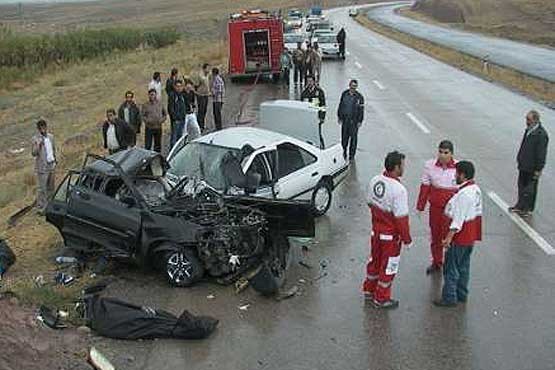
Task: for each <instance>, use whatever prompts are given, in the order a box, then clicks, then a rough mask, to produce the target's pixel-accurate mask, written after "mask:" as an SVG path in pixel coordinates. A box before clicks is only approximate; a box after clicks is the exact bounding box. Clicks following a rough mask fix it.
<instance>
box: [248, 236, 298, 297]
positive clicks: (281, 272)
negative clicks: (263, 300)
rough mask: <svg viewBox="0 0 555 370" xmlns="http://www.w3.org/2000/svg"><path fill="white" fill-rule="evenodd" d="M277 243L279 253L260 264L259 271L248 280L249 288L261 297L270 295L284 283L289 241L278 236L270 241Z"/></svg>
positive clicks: (287, 264)
mask: <svg viewBox="0 0 555 370" xmlns="http://www.w3.org/2000/svg"><path fill="white" fill-rule="evenodd" d="M272 243H277V245H276V246H275V247H276V250H277V251H278V252H279V253H278V254H277V255H275V256H274V257H273V258H271V259H267V260H265V261H263V262H262V266H261V268H260V271H259V272H258V273H257V274H256V275H255V276H254V277H253V278H252V279H251V280H250V286H251V287H252V288H253V289H254V290H255V291H256V292H258V293H260V294H262V295H272V294H275V293H277V292H278V290H279V289H280V288H281V287H282V286H283V284H284V283H285V275H286V272H287V268H288V266H289V250H290V245H289V239H287V237H285V236H283V235H279V236H277V237H275V238H273V239H272Z"/></svg>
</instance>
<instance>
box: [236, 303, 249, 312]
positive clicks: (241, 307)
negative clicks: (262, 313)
mask: <svg viewBox="0 0 555 370" xmlns="http://www.w3.org/2000/svg"><path fill="white" fill-rule="evenodd" d="M250 306H251V305H250V304H248V303H247V304H244V305H241V306H239V307H237V308H239V309H240V310H241V311H247V310H248V309H249V307H250Z"/></svg>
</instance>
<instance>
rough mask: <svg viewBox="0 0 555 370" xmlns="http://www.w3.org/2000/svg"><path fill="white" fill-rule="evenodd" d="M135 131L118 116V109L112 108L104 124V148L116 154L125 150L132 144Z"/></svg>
mask: <svg viewBox="0 0 555 370" xmlns="http://www.w3.org/2000/svg"><path fill="white" fill-rule="evenodd" d="M134 137H135V131H134V129H132V128H131V127H129V125H128V124H127V123H126V122H125V121H124V120H122V119H120V118H118V116H116V111H115V110H114V109H113V108H110V109H108V110H107V111H106V121H104V123H103V124H102V138H103V140H104V149H108V153H109V154H110V155H111V154H114V153H117V152H119V151H120V150H125V149H127V148H128V147H129V146H130V145H131V141H132V140H133V138H134Z"/></svg>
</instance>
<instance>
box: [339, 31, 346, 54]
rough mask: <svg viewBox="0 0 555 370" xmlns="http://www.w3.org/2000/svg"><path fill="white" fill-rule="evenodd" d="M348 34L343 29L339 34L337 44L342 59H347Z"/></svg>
mask: <svg viewBox="0 0 555 370" xmlns="http://www.w3.org/2000/svg"><path fill="white" fill-rule="evenodd" d="M346 38H347V34H346V33H345V28H343V27H341V29H340V30H339V32H338V33H337V43H338V44H339V56H340V57H341V59H345V39H346Z"/></svg>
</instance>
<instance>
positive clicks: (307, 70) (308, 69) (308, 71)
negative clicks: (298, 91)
mask: <svg viewBox="0 0 555 370" xmlns="http://www.w3.org/2000/svg"><path fill="white" fill-rule="evenodd" d="M308 76H312V77H314V66H313V65H312V64H305V66H304V79H303V81H304V83H305V84H306V79H307V77H308Z"/></svg>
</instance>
